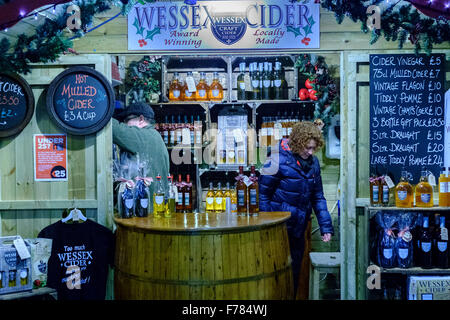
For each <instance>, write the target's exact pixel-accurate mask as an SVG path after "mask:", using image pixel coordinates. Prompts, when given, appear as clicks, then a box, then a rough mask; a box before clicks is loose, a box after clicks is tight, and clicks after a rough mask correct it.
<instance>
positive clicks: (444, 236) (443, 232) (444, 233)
mask: <svg viewBox="0 0 450 320" xmlns="http://www.w3.org/2000/svg"><path fill="white" fill-rule="evenodd" d="M441 240H443V241H448V229H447V228H445V227H441Z"/></svg>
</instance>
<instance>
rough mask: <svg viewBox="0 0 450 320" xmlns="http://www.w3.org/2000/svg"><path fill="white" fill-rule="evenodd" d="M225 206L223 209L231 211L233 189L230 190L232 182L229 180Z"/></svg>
mask: <svg viewBox="0 0 450 320" xmlns="http://www.w3.org/2000/svg"><path fill="white" fill-rule="evenodd" d="M223 198H224V201H225V203H224V206H223V211H225V212H231V190H230V183H229V182H227V187H226V189H225V192H224V195H223Z"/></svg>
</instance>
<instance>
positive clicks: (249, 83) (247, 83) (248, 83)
mask: <svg viewBox="0 0 450 320" xmlns="http://www.w3.org/2000/svg"><path fill="white" fill-rule="evenodd" d="M244 83H245V88H246V89H247V88H252V81H251V80H250V75H249V74H248V73H246V74H245V75H244Z"/></svg>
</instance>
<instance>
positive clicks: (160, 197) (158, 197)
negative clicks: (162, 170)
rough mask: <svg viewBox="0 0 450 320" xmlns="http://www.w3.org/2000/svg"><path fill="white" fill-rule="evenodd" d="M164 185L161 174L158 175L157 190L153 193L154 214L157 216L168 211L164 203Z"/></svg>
mask: <svg viewBox="0 0 450 320" xmlns="http://www.w3.org/2000/svg"><path fill="white" fill-rule="evenodd" d="M164 196H165V194H164V187H163V185H162V181H161V175H159V174H158V175H157V176H156V185H155V192H154V193H153V215H154V217H155V218H159V217H161V216H163V215H164V214H165V212H166V204H165V203H164Z"/></svg>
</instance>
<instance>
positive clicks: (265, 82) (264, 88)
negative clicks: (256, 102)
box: [261, 62, 271, 100]
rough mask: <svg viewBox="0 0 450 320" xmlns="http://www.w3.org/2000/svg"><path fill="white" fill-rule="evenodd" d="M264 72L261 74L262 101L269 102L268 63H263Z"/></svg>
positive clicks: (269, 79) (269, 81)
mask: <svg viewBox="0 0 450 320" xmlns="http://www.w3.org/2000/svg"><path fill="white" fill-rule="evenodd" d="M263 68H264V70H263V72H262V76H261V78H262V84H263V85H262V95H261V99H262V100H270V90H271V89H270V84H271V77H270V72H269V63H268V62H264V67H263Z"/></svg>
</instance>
